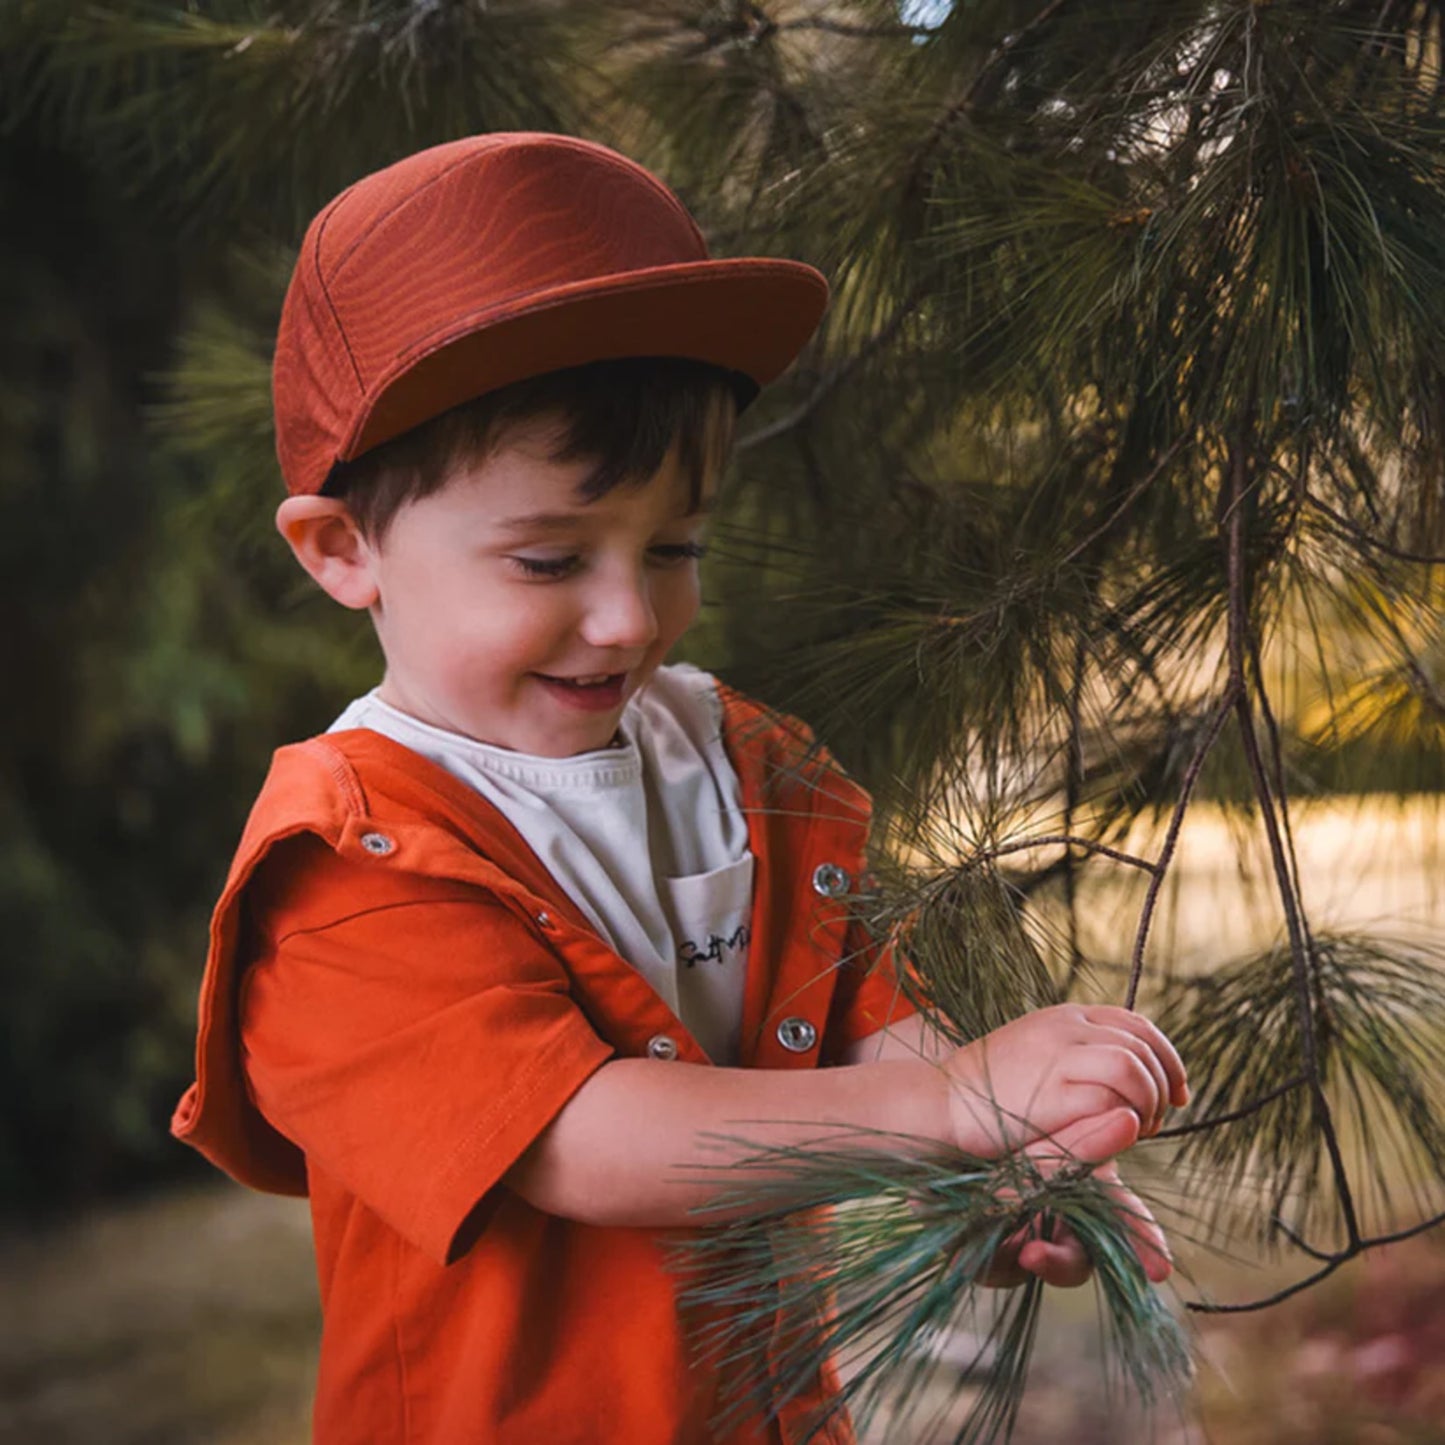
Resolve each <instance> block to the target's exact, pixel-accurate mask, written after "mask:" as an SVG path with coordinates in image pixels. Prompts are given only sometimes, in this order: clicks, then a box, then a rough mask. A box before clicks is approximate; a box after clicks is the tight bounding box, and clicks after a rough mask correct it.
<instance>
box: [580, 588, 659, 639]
mask: <svg viewBox="0 0 1445 1445" xmlns="http://www.w3.org/2000/svg"><path fill="white" fill-rule="evenodd" d="M581 631H582V636H583V639H584V640H585V641H586V642H587V643H588V645H589V646H591V647H615V648H640V647H648V646H650V645H651V643H652V642H653V641H654V639H655V638H656V637H657V612H656V609H655V608H654V607H653V602H652V589H651V586H650V584H649V581H648V578H647V576H646V574H641V575H638V576H635V577H616V578H611V579H608V580H607V581H605V582H600V583H599V585H598V586H597V587H596V588H595V590H594V591H593V593H592V594H591V596H590V597H589V598H588V607H587V613H586V616H585V617H584V618H583V622H582V628H581Z"/></svg>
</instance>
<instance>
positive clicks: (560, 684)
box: [532, 672, 627, 712]
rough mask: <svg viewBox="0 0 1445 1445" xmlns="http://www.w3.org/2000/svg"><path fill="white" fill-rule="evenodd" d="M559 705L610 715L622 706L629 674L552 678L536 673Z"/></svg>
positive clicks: (595, 674) (596, 673)
mask: <svg viewBox="0 0 1445 1445" xmlns="http://www.w3.org/2000/svg"><path fill="white" fill-rule="evenodd" d="M532 675H533V676H534V677H535V678H536V679H537V681H538V682H540V683H541V684H542V686H543V687H545V688H546V689H547V691H548V692H549V693H551V695H552V696H553V697H554V698H556V699H557V701H558V702H560V703H562V704H564V705H565V706H567V707H575V708H579V709H581V710H582V711H583V712H606V711H608V710H609V709H610V708H615V707H620V706H621V704H622V692H623V689H624V688H625V687H626V686H627V674H626V673H625V672H594V673H590V674H587V675H584V676H580V677H551V676H549V675H548V674H547V673H545V672H536V673H533V674H532Z"/></svg>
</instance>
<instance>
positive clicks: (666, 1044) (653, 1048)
mask: <svg viewBox="0 0 1445 1445" xmlns="http://www.w3.org/2000/svg"><path fill="white" fill-rule="evenodd" d="M647 1052H648V1054H649V1055H651V1057H652V1058H654V1059H675V1058H676V1057H677V1040H676V1039H670V1038H668V1036H667V1035H666V1034H654V1035H653V1036H652V1037H651V1038H650V1039H648V1041H647Z"/></svg>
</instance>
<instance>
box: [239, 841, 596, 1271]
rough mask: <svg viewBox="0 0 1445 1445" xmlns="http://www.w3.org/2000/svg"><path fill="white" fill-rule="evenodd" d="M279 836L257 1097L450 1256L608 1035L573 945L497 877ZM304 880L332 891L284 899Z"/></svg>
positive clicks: (358, 1188)
mask: <svg viewBox="0 0 1445 1445" xmlns="http://www.w3.org/2000/svg"><path fill="white" fill-rule="evenodd" d="M281 853H282V855H283V856H279V857H276V858H273V859H270V860H268V862H267V864H266V865H265V867H266V869H267V870H268V871H269V874H270V877H269V878H267V877H263V878H261V879H259V880H258V886H257V887H256V889H255V890H254V891H255V902H254V903H252V904H251V905H250V907H249V908H248V928H247V932H248V935H249V938H250V944H249V947H248V952H249V954H250V958H251V960H252V961H251V963H250V966H249V968H248V969H247V971H246V973H245V975H244V977H243V980H242V985H241V987H242V993H241V999H240V1020H241V1025H240V1026H241V1043H242V1054H243V1060H244V1066H245V1071H246V1077H247V1083H248V1087H249V1089H250V1091H251V1095H252V1098H253V1099H254V1101H255V1103H256V1105H257V1107H258V1108H259V1109H260V1110H261V1112H262V1113H263V1114H264V1115H265V1116H266V1118H267V1119H268V1120H269V1121H270V1122H271V1124H272V1125H273V1126H274V1127H275V1128H276V1129H278V1130H279V1131H280V1132H281V1133H283V1134H284V1135H286V1136H287V1137H288V1138H289V1139H291V1140H292V1142H294V1143H295V1144H296V1145H297V1146H298V1147H299V1148H300V1149H301V1150H302V1151H303V1152H304V1153H305V1155H306V1156H307V1159H308V1161H309V1162H310V1163H311V1164H312V1165H314V1166H315V1167H318V1168H320V1169H323V1170H324V1171H325V1172H326V1173H327V1175H328V1176H330V1177H331V1178H333V1179H335V1180H336V1181H337V1182H338V1183H340V1184H341V1185H342V1186H343V1187H344V1188H346V1189H348V1190H349V1191H350V1192H351V1193H353V1194H354V1195H355V1196H356V1197H357V1198H358V1199H359V1200H360V1201H361V1202H362V1203H363V1204H365V1205H366V1206H367V1207H368V1208H369V1209H371V1210H372V1211H373V1212H374V1213H376V1214H377V1215H379V1216H380V1217H381V1218H382V1219H384V1220H385V1221H386V1222H387V1223H388V1224H389V1225H390V1226H391V1227H392V1228H394V1229H395V1230H396V1231H397V1232H398V1233H399V1234H401V1235H402V1236H403V1237H404V1238H406V1239H407V1240H409V1241H410V1242H411V1243H413V1244H415V1245H416V1246H417V1247H418V1248H420V1249H421V1250H423V1251H424V1252H425V1253H427V1254H429V1255H431V1256H432V1257H433V1258H435V1259H437V1260H439V1261H445V1260H446V1259H447V1258H448V1257H449V1256H450V1254H451V1251H452V1248H453V1242H454V1240H455V1238H456V1235H457V1231H458V1230H459V1228H460V1227H461V1225H462V1224H463V1222H464V1221H467V1220H468V1216H469V1215H472V1216H473V1219H472V1220H471V1221H469V1229H470V1228H471V1227H472V1226H473V1225H474V1224H475V1211H477V1207H478V1205H479V1204H481V1205H482V1206H483V1209H482V1212H483V1213H485V1212H486V1198H487V1196H488V1194H489V1192H490V1191H492V1190H493V1189H494V1188H495V1187H496V1186H497V1184H498V1182H499V1181H500V1180H501V1178H502V1176H503V1175H504V1174H505V1173H506V1171H507V1170H508V1169H509V1168H510V1167H511V1165H512V1164H513V1163H515V1162H516V1160H517V1159H518V1158H519V1157H520V1155H521V1154H522V1153H523V1151H524V1150H525V1149H526V1148H527V1146H528V1145H529V1144H531V1143H532V1141H533V1140H534V1139H536V1137H537V1135H538V1134H539V1133H541V1131H542V1130H543V1129H545V1128H546V1126H547V1125H548V1123H550V1122H551V1120H552V1119H553V1118H554V1117H555V1116H556V1114H557V1113H558V1111H559V1110H560V1109H561V1108H562V1107H563V1105H564V1104H565V1103H566V1102H567V1100H568V1099H570V1098H571V1096H572V1095H573V1094H574V1093H575V1092H576V1090H577V1089H578V1088H579V1087H580V1086H581V1085H582V1084H583V1083H584V1082H585V1080H586V1079H587V1078H588V1077H589V1076H590V1075H591V1073H592V1072H593V1071H594V1070H595V1069H597V1068H598V1067H599V1066H600V1065H601V1064H602V1063H603V1062H605V1061H606V1059H607V1058H608V1057H610V1055H611V1053H612V1050H611V1048H610V1047H609V1045H608V1044H606V1043H605V1042H604V1041H603V1040H602V1039H601V1038H600V1037H599V1036H598V1035H597V1033H596V1032H595V1031H594V1029H593V1028H592V1026H591V1025H590V1023H588V1021H587V1019H586V1018H585V1016H584V1015H583V1013H582V1011H581V1010H580V1009H579V1008H578V1006H577V1004H576V1002H575V1001H574V999H573V998H572V996H571V993H570V991H569V982H568V978H567V973H566V970H565V969H564V968H563V966H562V964H561V961H560V960H559V959H558V958H557V957H556V956H555V955H554V954H553V953H552V952H551V951H550V950H549V949H548V948H547V947H546V946H545V945H544V944H543V943H542V942H541V940H540V939H539V938H537V937H536V936H535V935H534V934H532V933H531V932H530V931H529V929H528V928H527V925H526V923H525V921H524V920H523V919H522V918H520V917H519V916H518V915H517V914H516V913H514V912H512V911H511V910H510V909H509V908H507V907H506V906H505V905H504V904H503V903H501V902H500V901H498V900H497V899H496V898H495V897H494V896H493V895H491V894H489V893H487V892H485V891H483V890H479V889H473V888H468V887H467V886H466V885H463V884H452V883H447V882H444V881H439V880H433V879H428V878H420V877H415V876H413V877H405V876H397V875H390V876H388V875H386V874H385V873H384V872H383V870H374V869H373V870H367V869H365V866H364V865H362V864H358V863H355V862H352V861H350V860H346V859H342V858H339V857H337V856H336V855H335V854H334V853H333V852H332V851H331V849H330V848H329V847H327V845H326V844H324V843H323V842H321V841H320V840H319V839H315V838H301V839H295V840H291V841H290V842H289V843H287V844H286V845H285V847H284V849H283V850H281ZM348 870H351V873H352V876H350V877H348V876H347V875H348ZM358 872H359V873H363V874H365V875H366V876H365V877H364V879H362V886H358V882H357V877H356V874H357V873H358ZM378 872H382V875H383V876H381V877H380V878H377V877H375V876H374V875H375V874H376V873H378ZM308 884H309V885H310V886H309V887H308V886H307V885H308ZM302 896H305V897H307V898H310V899H315V898H321V899H325V900H328V903H327V905H326V906H325V907H324V908H321V909H318V908H317V907H316V906H315V905H311V906H308V908H307V909H305V910H300V909H298V908H297V907H296V906H295V905H294V904H290V905H288V903H287V899H288V897H289V898H292V899H295V898H299V897H302ZM343 899H345V900H348V905H347V906H346V907H341V908H338V906H337V905H338V900H343Z"/></svg>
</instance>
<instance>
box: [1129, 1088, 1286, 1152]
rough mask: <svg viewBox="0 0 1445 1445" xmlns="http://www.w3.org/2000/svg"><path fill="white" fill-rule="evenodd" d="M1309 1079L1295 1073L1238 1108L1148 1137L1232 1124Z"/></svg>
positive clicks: (1171, 1136) (1173, 1135)
mask: <svg viewBox="0 0 1445 1445" xmlns="http://www.w3.org/2000/svg"><path fill="white" fill-rule="evenodd" d="M1308 1082H1309V1080H1308V1078H1307V1077H1306V1076H1305V1075H1304V1074H1296V1075H1295V1076H1294V1078H1292V1079H1290V1080H1288V1081H1287V1082H1285V1083H1283V1084H1281V1085H1280V1086H1279V1088H1277V1089H1271V1090H1270V1091H1269V1093H1267V1094H1261V1095H1260V1096H1259V1098H1257V1099H1251V1100H1250V1101H1249V1103H1247V1104H1245V1105H1242V1106H1241V1107H1240V1108H1238V1109H1233V1110H1231V1111H1230V1112H1229V1113H1228V1114H1213V1115H1211V1116H1210V1117H1209V1118H1208V1119H1196V1120H1195V1121H1194V1122H1193V1123H1191V1124H1176V1125H1175V1126H1174V1128H1172V1129H1161V1130H1160V1131H1159V1132H1158V1133H1157V1134H1154V1135H1152V1136H1151V1138H1150V1142H1151V1143H1152V1142H1153V1141H1154V1140H1155V1139H1182V1138H1183V1137H1184V1136H1185V1135H1186V1134H1202V1133H1204V1132H1205V1130H1207V1129H1217V1128H1218V1127H1219V1126H1220V1125H1221V1124H1234V1123H1237V1122H1238V1121H1239V1120H1240V1119H1247V1118H1249V1116H1250V1115H1251V1114H1257V1113H1258V1112H1259V1111H1260V1110H1261V1109H1262V1108H1264V1106H1265V1105H1266V1104H1272V1103H1274V1101H1275V1100H1276V1099H1278V1098H1280V1097H1281V1096H1282V1095H1284V1094H1288V1093H1289V1092H1290V1090H1291V1089H1297V1088H1299V1086H1300V1085H1301V1084H1306V1083H1308Z"/></svg>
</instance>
